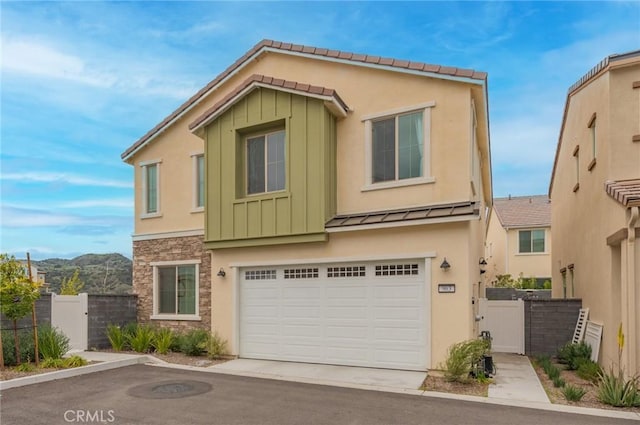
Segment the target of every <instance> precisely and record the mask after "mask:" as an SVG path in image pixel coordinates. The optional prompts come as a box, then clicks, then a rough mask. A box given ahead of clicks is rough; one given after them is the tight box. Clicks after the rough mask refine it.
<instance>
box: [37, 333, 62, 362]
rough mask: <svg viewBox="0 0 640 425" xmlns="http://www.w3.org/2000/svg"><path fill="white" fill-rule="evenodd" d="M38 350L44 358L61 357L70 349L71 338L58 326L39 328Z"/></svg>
mask: <svg viewBox="0 0 640 425" xmlns="http://www.w3.org/2000/svg"><path fill="white" fill-rule="evenodd" d="M38 351H39V352H40V356H41V357H42V358H43V359H60V358H62V356H64V355H65V353H66V352H67V351H69V338H68V337H67V336H66V335H65V334H63V333H62V332H60V330H58V329H57V328H53V327H51V326H50V325H43V326H41V327H40V328H38Z"/></svg>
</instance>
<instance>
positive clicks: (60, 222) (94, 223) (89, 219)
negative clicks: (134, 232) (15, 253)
mask: <svg viewBox="0 0 640 425" xmlns="http://www.w3.org/2000/svg"><path fill="white" fill-rule="evenodd" d="M1 210H2V227H3V228H30V229H32V228H36V227H66V228H74V227H85V228H88V227H93V228H100V229H112V230H111V231H113V228H117V227H119V228H121V227H123V226H124V227H128V226H130V225H131V223H132V219H131V218H130V217H125V216H115V215H111V216H81V215H77V214H67V213H60V212H56V211H51V210H43V209H35V208H21V207H17V206H15V205H7V204H3V205H2V208H1Z"/></svg>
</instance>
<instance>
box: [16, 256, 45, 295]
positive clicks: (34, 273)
mask: <svg viewBox="0 0 640 425" xmlns="http://www.w3.org/2000/svg"><path fill="white" fill-rule="evenodd" d="M20 262H21V263H22V266H23V268H24V274H25V276H27V277H29V276H31V279H33V281H34V282H37V283H38V285H40V287H41V289H42V290H43V291H45V292H49V284H48V283H46V282H45V280H46V276H47V273H46V272H43V271H39V270H38V267H37V266H36V265H34V264H33V263H32V264H31V275H29V264H28V263H27V260H20Z"/></svg>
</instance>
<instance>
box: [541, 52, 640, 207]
mask: <svg viewBox="0 0 640 425" xmlns="http://www.w3.org/2000/svg"><path fill="white" fill-rule="evenodd" d="M639 57H640V50H633V51H630V52H627V53H620V54H613V55H609V56H607V57H606V58H604V59H602V60H601V61H600V62H599V63H598V64H597V65H596V66H594V67H593V68H591V69H590V70H589V72H587V73H586V74H584V75H583V76H582V77H580V79H579V80H578V81H576V82H575V83H574V84H573V85H571V87H569V90H568V91H567V99H566V101H565V104H564V113H563V115H562V124H561V125H560V134H559V136H558V144H557V145H556V156H555V159H554V161H553V169H552V170H551V180H550V181H549V196H551V190H552V189H553V180H554V178H555V176H556V168H557V167H558V155H559V154H560V145H561V144H562V136H563V134H564V126H565V123H566V122H567V113H568V112H569V100H570V99H571V96H573V95H574V94H575V93H576V92H578V91H580V90H581V89H582V88H583V87H585V86H587V85H589V83H591V82H592V81H593V80H595V79H596V78H598V77H600V76H601V75H602V74H604V73H605V72H609V70H610V69H611V68H612V67H613V66H614V64H615V63H616V62H622V61H626V60H629V59H634V58H639Z"/></svg>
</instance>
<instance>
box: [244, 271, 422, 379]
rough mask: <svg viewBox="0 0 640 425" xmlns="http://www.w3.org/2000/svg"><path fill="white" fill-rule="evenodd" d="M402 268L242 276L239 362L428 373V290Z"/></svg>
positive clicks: (416, 275) (419, 277)
mask: <svg viewBox="0 0 640 425" xmlns="http://www.w3.org/2000/svg"><path fill="white" fill-rule="evenodd" d="M400 263H404V262H397V263H395V262H394V263H390V265H389V266H388V267H387V266H380V267H382V268H383V269H382V272H380V273H378V274H377V275H376V273H377V272H376V267H375V266H376V264H374V263H369V264H366V263H363V264H358V265H357V266H349V265H345V266H340V267H339V268H338V266H335V265H334V266H329V267H327V266H323V265H321V266H315V265H314V266H295V267H268V268H265V270H269V271H268V272H262V271H253V275H252V276H253V280H247V279H246V278H245V273H242V272H241V273H240V275H241V278H242V280H241V283H240V291H239V295H240V356H241V357H247V358H262V359H270V360H285V361H303V362H310V363H327V364H343V365H352V366H368V367H383V368H393V369H414V370H425V369H426V366H427V365H426V362H427V357H428V356H427V338H426V329H427V326H428V323H427V320H428V315H427V305H426V295H425V294H426V290H427V288H428V285H427V284H426V282H425V280H426V279H425V276H424V271H423V270H422V269H423V268H422V266H421V265H419V266H417V269H416V267H414V266H415V263H418V264H421V263H420V262H419V261H417V262H416V261H411V262H406V264H405V265H402V264H400ZM407 264H410V266H407ZM332 267H333V268H332ZM384 267H387V268H384ZM338 269H339V273H340V274H342V276H339V277H337V274H336V273H337V272H336V270H338ZM285 270H288V274H287V273H285ZM383 273H386V274H384V275H383ZM349 274H351V276H349ZM285 275H286V276H289V277H290V278H288V279H285V278H284V276H285ZM264 276H266V278H263V277H264ZM261 279H263V280H261Z"/></svg>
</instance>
